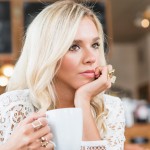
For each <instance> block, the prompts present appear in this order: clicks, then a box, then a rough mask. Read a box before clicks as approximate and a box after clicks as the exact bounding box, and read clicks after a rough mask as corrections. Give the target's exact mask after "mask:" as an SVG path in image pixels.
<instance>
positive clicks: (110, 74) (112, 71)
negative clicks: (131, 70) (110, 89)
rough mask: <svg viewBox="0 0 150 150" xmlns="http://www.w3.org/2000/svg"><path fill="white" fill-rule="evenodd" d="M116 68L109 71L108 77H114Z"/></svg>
mask: <svg viewBox="0 0 150 150" xmlns="http://www.w3.org/2000/svg"><path fill="white" fill-rule="evenodd" d="M114 72H115V69H112V70H110V71H108V77H109V78H112V77H113V76H114Z"/></svg>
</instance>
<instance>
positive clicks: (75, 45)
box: [69, 44, 80, 51]
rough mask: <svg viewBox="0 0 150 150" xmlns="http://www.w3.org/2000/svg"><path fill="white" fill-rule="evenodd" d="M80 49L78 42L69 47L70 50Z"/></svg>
mask: <svg viewBox="0 0 150 150" xmlns="http://www.w3.org/2000/svg"><path fill="white" fill-rule="evenodd" d="M79 49H80V47H79V46H78V45H77V44H74V45H72V46H71V47H70V48H69V51H77V50H79Z"/></svg>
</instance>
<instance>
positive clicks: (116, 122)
mask: <svg viewBox="0 0 150 150" xmlns="http://www.w3.org/2000/svg"><path fill="white" fill-rule="evenodd" d="M104 104H105V105H106V108H107V109H108V110H109V114H108V117H107V118H106V125H107V127H108V132H107V135H105V136H104V137H103V139H102V140H100V141H82V142H81V150H123V149H124V141H125V138H124V126H125V120H124V118H125V117H124V109H123V105H122V102H121V100H120V99H119V98H117V97H113V96H109V95H105V101H104ZM35 111H36V109H35V107H34V106H33V105H32V103H31V101H30V100H29V90H28V89H26V90H16V91H11V92H7V93H4V94H2V95H0V144H2V143H5V142H6V141H7V139H8V138H9V136H10V134H11V133H12V131H13V129H14V127H16V126H17V124H18V123H19V122H20V121H21V120H23V119H24V118H26V116H28V115H29V114H31V113H33V112H35Z"/></svg>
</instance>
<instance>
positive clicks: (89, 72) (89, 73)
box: [80, 70, 95, 78]
mask: <svg viewBox="0 0 150 150" xmlns="http://www.w3.org/2000/svg"><path fill="white" fill-rule="evenodd" d="M80 74H81V75H83V76H84V77H87V78H95V71H94V70H86V71H84V72H82V73H80Z"/></svg>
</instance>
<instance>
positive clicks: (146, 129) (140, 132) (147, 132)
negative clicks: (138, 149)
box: [125, 123, 150, 150]
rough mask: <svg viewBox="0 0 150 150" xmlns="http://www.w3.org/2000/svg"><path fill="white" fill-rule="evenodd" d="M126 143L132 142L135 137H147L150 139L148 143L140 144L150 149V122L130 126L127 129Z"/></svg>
mask: <svg viewBox="0 0 150 150" xmlns="http://www.w3.org/2000/svg"><path fill="white" fill-rule="evenodd" d="M125 137H126V142H125V144H131V142H130V140H131V139H132V138H135V137H146V138H148V139H149V142H148V143H147V144H139V145H140V146H142V147H143V148H148V149H149V150H150V124H146V123H145V124H135V125H133V126H132V127H130V128H126V129H125Z"/></svg>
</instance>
